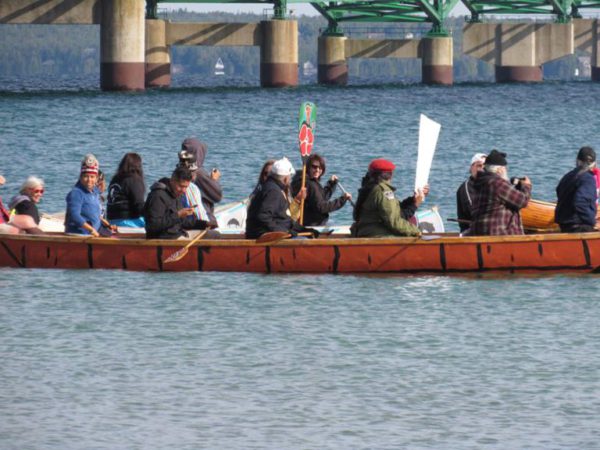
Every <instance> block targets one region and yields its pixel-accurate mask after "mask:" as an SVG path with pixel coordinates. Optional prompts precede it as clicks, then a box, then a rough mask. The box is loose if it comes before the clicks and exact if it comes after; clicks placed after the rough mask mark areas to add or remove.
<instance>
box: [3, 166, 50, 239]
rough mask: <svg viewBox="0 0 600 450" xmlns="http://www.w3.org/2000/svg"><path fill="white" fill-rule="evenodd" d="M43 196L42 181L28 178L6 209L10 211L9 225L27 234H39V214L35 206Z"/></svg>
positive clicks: (36, 178) (40, 231)
mask: <svg viewBox="0 0 600 450" xmlns="http://www.w3.org/2000/svg"><path fill="white" fill-rule="evenodd" d="M43 195H44V181H43V180H42V179H41V178H38V177H29V178H27V180H25V182H24V183H23V184H22V185H21V189H20V190H19V194H18V195H15V196H14V197H13V198H12V199H11V201H10V203H9V204H8V208H9V209H10V211H11V219H10V224H11V225H13V226H15V227H17V228H19V229H21V230H23V231H25V232H26V233H29V234H41V233H42V230H40V228H39V227H38V225H39V223H40V213H39V211H38V208H37V204H38V203H39V202H40V200H41V199H42V196H43Z"/></svg>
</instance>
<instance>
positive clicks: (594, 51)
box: [573, 19, 600, 81]
mask: <svg viewBox="0 0 600 450" xmlns="http://www.w3.org/2000/svg"><path fill="white" fill-rule="evenodd" d="M573 28H574V29H575V32H574V33H575V48H576V49H577V50H579V51H580V52H585V53H587V54H589V55H590V69H591V72H592V73H591V75H592V81H600V20H598V19H574V20H573Z"/></svg>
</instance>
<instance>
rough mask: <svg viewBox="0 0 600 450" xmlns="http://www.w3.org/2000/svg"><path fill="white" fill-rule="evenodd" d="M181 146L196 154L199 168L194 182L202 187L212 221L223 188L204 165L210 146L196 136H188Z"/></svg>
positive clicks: (205, 203)
mask: <svg viewBox="0 0 600 450" xmlns="http://www.w3.org/2000/svg"><path fill="white" fill-rule="evenodd" d="M181 148H182V150H187V151H188V152H190V153H193V154H194V155H195V156H196V165H197V166H198V170H197V171H196V181H194V183H196V185H197V186H198V188H200V192H201V193H202V204H203V205H204V209H206V212H207V213H208V214H209V216H211V221H213V220H212V219H214V212H215V203H219V202H220V201H221V200H222V199H223V189H222V188H221V184H220V183H219V182H218V181H217V180H213V179H212V178H211V177H210V173H208V172H207V171H206V169H205V168H204V167H203V165H204V160H205V158H206V155H207V154H208V147H207V146H206V144H205V143H204V142H201V141H199V140H198V139H196V138H187V139H186V140H184V141H183V143H182V144H181ZM214 222H215V223H216V219H214Z"/></svg>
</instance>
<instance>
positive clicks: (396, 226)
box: [350, 159, 428, 237]
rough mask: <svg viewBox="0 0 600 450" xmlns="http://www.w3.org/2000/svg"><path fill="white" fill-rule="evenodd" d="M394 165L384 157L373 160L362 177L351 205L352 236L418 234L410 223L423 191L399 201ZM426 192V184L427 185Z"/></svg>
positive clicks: (423, 197)
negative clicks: (353, 205)
mask: <svg viewBox="0 0 600 450" xmlns="http://www.w3.org/2000/svg"><path fill="white" fill-rule="evenodd" d="M395 168H396V166H395V165H394V163H392V162H391V161H388V160H386V159H374V160H373V161H371V164H369V169H368V171H367V174H366V175H365V176H364V177H363V179H362V185H361V188H360V189H359V191H358V199H357V200H356V207H355V208H354V223H353V224H352V227H351V228H350V231H351V233H352V236H354V237H392V236H419V235H420V234H421V231H420V230H419V229H418V228H417V227H416V226H414V225H412V224H411V223H410V222H409V219H410V218H411V217H412V216H413V215H414V213H415V212H416V210H417V208H418V207H419V205H420V204H421V203H422V202H423V200H424V199H425V195H426V193H425V192H424V191H421V190H418V191H417V192H416V193H415V195H413V196H411V197H408V198H406V199H404V200H403V201H401V202H400V201H399V200H398V199H396V197H395V195H394V191H395V190H396V188H395V187H393V186H392V184H391V182H392V176H393V172H394V169H395ZM426 191H428V187H427V188H426Z"/></svg>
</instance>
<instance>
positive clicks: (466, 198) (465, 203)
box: [456, 177, 475, 231]
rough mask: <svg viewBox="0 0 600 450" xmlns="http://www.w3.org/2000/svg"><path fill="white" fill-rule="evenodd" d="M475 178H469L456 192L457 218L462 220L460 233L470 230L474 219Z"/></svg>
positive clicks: (459, 223)
mask: <svg viewBox="0 0 600 450" xmlns="http://www.w3.org/2000/svg"><path fill="white" fill-rule="evenodd" d="M474 183H475V178H473V177H469V178H468V179H467V180H466V181H465V182H463V183H462V184H461V185H460V187H459V188H458V190H457V191H456V216H457V217H458V219H459V220H460V222H458V226H459V227H460V231H465V230H468V229H469V227H470V226H471V224H470V222H471V220H472V218H473V199H474V198H475V185H474Z"/></svg>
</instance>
